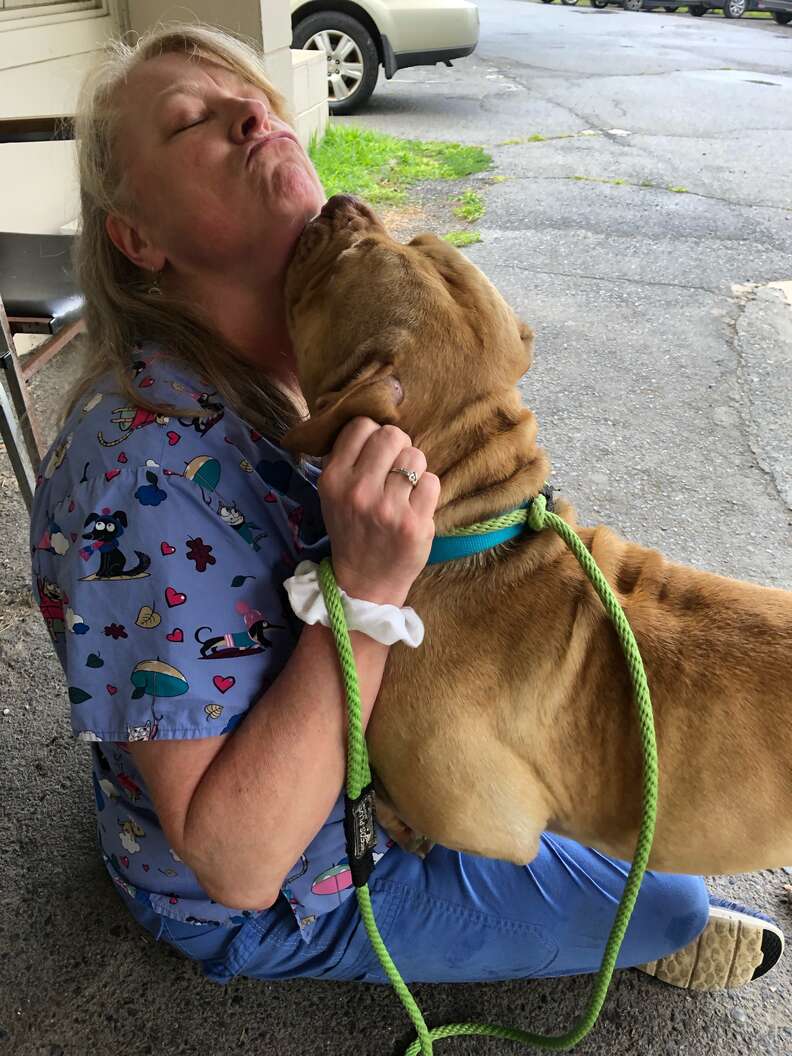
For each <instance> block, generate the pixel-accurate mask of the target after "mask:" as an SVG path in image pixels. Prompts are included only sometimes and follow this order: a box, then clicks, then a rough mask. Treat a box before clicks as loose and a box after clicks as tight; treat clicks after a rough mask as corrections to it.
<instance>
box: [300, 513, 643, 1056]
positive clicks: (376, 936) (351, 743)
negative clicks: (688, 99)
mask: <svg viewBox="0 0 792 1056" xmlns="http://www.w3.org/2000/svg"><path fill="white" fill-rule="evenodd" d="M546 507H547V500H546V499H545V496H544V495H537V496H536V498H535V499H534V500H533V502H532V503H531V505H530V506H529V507H528V509H523V510H517V511H515V512H514V513H510V514H505V515H504V516H503V517H496V518H493V519H492V520H491V521H484V522H482V523H481V524H477V525H470V526H467V527H466V528H460V529H456V530H455V531H453V532H451V533H449V534H452V535H464V534H480V533H482V532H484V531H491V530H493V528H500V527H508V526H510V525H513V524H518V523H526V524H527V525H528V527H529V528H530V529H531V530H532V531H534V532H541V531H542V530H543V529H544V528H546V527H549V528H552V529H553V531H555V532H557V534H558V535H560V536H561V538H562V539H563V540H564V542H565V543H566V544H567V546H568V547H569V548H570V550H571V551H572V552H573V554H574V555H575V557H576V558H577V560H578V562H579V563H580V566H581V568H582V569H583V571H584V572H585V574H586V576H587V577H588V579H589V581H590V582H591V584H592V586H593V587H594V589H595V590H596V592H597V594H598V595H599V597H600V600H601V601H602V604H603V605H604V607H605V609H606V611H607V613H608V616H609V617H610V619H611V621H612V623H613V625H614V627H615V628H616V632H617V634H618V636H619V641H620V642H621V646H622V650H623V652H624V656H625V659H626V661H627V666H628V668H629V672H630V680H631V682H632V688H633V696H634V699H635V704H636V708H637V711H638V722H639V726H640V736H641V749H642V754H643V775H642V803H641V807H642V817H641V826H640V830H639V833H638V840H637V843H636V847H635V854H634V856H633V862H632V865H631V867H630V872H629V874H628V876H627V882H626V884H625V887H624V892H623V894H622V897H621V901H620V902H619V906H618V909H617V911H616V918H615V920H614V922H613V926H612V928H611V931H610V935H609V936H608V941H607V944H606V946H605V952H604V954H603V958H602V964H601V965H600V968H599V971H598V972H597V975H596V977H595V979H594V985H593V992H592V995H591V999H590V1002H589V1006H588V1008H587V1010H586V1011H585V1013H584V1014H583V1015H582V1016H581V1018H580V1020H579V1022H578V1023H577V1024H576V1025H575V1026H574V1027H573V1028H572V1029H571V1030H570V1031H568V1032H567V1033H566V1034H561V1035H559V1036H555V1037H545V1036H543V1035H541V1034H531V1033H528V1032H527V1031H522V1030H516V1029H511V1028H509V1027H498V1026H490V1025H488V1024H486V1023H449V1024H447V1025H446V1026H442V1027H436V1028H435V1029H433V1030H429V1028H428V1027H427V1025H426V1021H425V1020H424V1018H423V1015H422V1013H421V1010H420V1009H419V1008H418V1005H417V1004H416V1003H415V999H414V998H413V996H412V994H411V993H410V991H409V989H408V988H407V985H406V984H405V982H404V980H403V979H402V977H401V976H400V975H399V971H398V969H397V967H396V965H395V964H394V963H393V960H392V958H391V956H390V954H389V953H388V950H387V948H386V946H385V943H384V942H383V940H382V936H381V935H380V933H379V930H378V929H377V924H376V921H375V919H374V913H373V910H372V907H371V895H370V892H369V889H368V884H367V883H366V882H365V877H362V878H361V879H360V880H358V881H356V893H357V899H358V906H359V909H360V914H361V917H362V919H363V923H364V926H365V928H366V933H367V935H368V937H369V941H370V942H371V945H372V947H373V949H374V951H375V953H376V954H377V957H378V958H379V961H380V964H381V965H382V968H383V970H384V972H385V974H386V975H387V977H388V979H389V980H390V982H391V984H392V986H393V988H394V990H395V991H396V993H397V994H398V996H399V998H400V1000H401V1002H402V1004H403V1005H404V1008H405V1009H406V1011H407V1014H408V1015H409V1017H410V1019H411V1020H412V1023H413V1026H414V1027H415V1031H416V1034H417V1035H418V1037H417V1040H416V1041H414V1042H413V1043H412V1044H411V1045H410V1046H409V1048H408V1049H407V1051H406V1053H405V1056H418V1054H419V1053H420V1054H421V1056H433V1051H434V1050H433V1042H435V1041H439V1040H441V1039H442V1038H451V1037H466V1036H474V1035H476V1036H484V1037H490V1038H502V1039H503V1040H505V1041H516V1042H521V1043H522V1044H524V1045H533V1046H535V1047H537V1048H542V1049H552V1050H555V1051H561V1050H564V1049H571V1048H572V1047H573V1046H575V1045H577V1044H578V1042H579V1041H581V1040H582V1039H583V1038H584V1037H585V1036H586V1034H588V1033H589V1031H590V1030H591V1029H592V1027H593V1026H594V1024H595V1023H596V1022H597V1019H598V1017H599V1014H600V1011H601V1009H602V1006H603V1004H604V1002H605V998H606V996H607V993H608V988H609V986H610V982H611V978H612V977H613V972H614V969H615V967H616V960H617V957H618V955H619V950H620V948H621V944H622V941H623V939H624V935H625V932H626V931H627V925H628V924H629V922H630V917H631V916H632V912H633V908H634V907H635V902H636V899H637V898H638V891H639V889H640V886H641V882H642V880H643V877H644V873H645V872H646V866H647V862H648V861H649V854H650V852H651V849H652V839H653V837H654V829H655V821H656V817H657V781H658V763H657V745H656V741H655V732H654V719H653V716H652V704H651V699H650V696H649V686H648V684H647V681H646V672H645V671H644V667H643V662H642V660H641V654H640V652H639V651H638V645H637V643H636V641H635V637H634V635H633V633H632V629H631V628H630V625H629V623H628V622H627V617H626V616H625V615H624V612H623V610H622V608H621V606H620V605H619V603H618V601H617V600H616V597H615V596H614V594H613V591H612V590H611V588H610V586H609V584H608V582H607V580H606V579H605V577H604V576H603V575H602V573H601V572H600V570H599V568H598V566H597V564H596V562H595V561H594V558H593V557H592V556H591V554H590V553H589V551H588V550H587V549H586V547H585V545H584V543H583V541H582V540H581V539H580V537H579V536H578V535H577V534H576V533H575V532H574V531H573V530H572V529H571V528H570V527H569V525H568V524H567V523H566V521H564V520H562V519H561V518H560V517H559V516H557V515H556V514H554V513H551V512H550V511H549V510H547V508H546ZM319 580H320V583H321V587H322V593H323V594H324V599H325V604H326V605H327V610H328V613H329V615H330V626H331V628H332V631H333V635H334V637H335V643H336V648H337V650H338V657H339V661H340V663H341V670H342V674H343V680H344V689H345V692H346V701H347V713H348V735H347V736H348V743H347V779H346V793H347V797H348V800H351V801H358V800H359V799H360V798H361V797H363V798H365V794H366V789H367V787H368V786H369V785H370V782H371V770H370V767H369V761H368V752H367V749H366V741H365V737H364V735H363V729H362V726H361V721H360V685H359V683H358V678H357V671H356V669H355V658H354V654H353V652H352V645H351V642H350V639H349V631H348V630H347V626H346V620H345V619H344V611H343V609H342V607H341V598H340V596H339V593H338V586H337V584H336V581H335V576H334V575H333V566H332V564H331V562H330V559H329V558H325V560H324V561H322V563H321V565H320V566H319ZM350 864H352V856H351V855H350ZM353 872H354V870H353Z"/></svg>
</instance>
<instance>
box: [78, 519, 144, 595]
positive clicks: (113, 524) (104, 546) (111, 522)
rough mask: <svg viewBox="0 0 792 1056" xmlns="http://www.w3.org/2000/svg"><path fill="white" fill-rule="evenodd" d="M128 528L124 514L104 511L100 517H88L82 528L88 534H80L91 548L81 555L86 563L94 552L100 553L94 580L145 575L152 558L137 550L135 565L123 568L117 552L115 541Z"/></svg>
mask: <svg viewBox="0 0 792 1056" xmlns="http://www.w3.org/2000/svg"><path fill="white" fill-rule="evenodd" d="M127 525H128V521H127V515H126V514H125V513H124V511H123V510H116V511H115V513H110V511H109V510H108V509H104V510H102V512H101V513H89V514H88V516H87V517H86V518H85V523H84V525H83V528H89V531H87V532H85V533H83V539H89V540H90V544H91V545H90V546H87V547H83V549H82V550H81V551H80V553H81V554H82V555H83V557H85V558H86V559H87V558H88V557H89V556H90V555H91V553H92V552H93V551H94V550H98V551H99V569H98V571H97V572H96V574H95V576H94V577H93V578H95V579H132V578H133V577H140V576H142V575H148V572H146V569H147V568H148V567H149V565H150V564H151V558H150V557H149V555H148V554H144V553H142V551H140V550H135V554H136V555H137V558H138V563H137V564H136V565H132V566H130V567H129V568H127V567H126V557H125V556H124V554H123V553H122V551H121V550H120V549H119V546H118V540H119V538H120V537H121V536H122V535H123V534H124V531H125V529H126V527H127Z"/></svg>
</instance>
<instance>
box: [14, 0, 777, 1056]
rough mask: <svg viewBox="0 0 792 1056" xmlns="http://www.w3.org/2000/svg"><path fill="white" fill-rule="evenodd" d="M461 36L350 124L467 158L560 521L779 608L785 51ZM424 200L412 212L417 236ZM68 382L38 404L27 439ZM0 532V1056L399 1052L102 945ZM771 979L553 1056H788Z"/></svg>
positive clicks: (553, 20) (335, 993)
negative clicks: (638, 545) (525, 366)
mask: <svg viewBox="0 0 792 1056" xmlns="http://www.w3.org/2000/svg"><path fill="white" fill-rule="evenodd" d="M480 10H481V44H480V47H479V49H478V51H477V52H476V54H475V55H473V56H472V57H471V58H469V59H466V60H463V61H460V62H459V63H455V65H454V68H453V69H452V70H448V69H445V68H442V67H438V68H437V69H427V70H414V71H404V72H403V73H400V74H399V75H397V77H396V78H395V79H394V80H393V81H391V82H388V83H384V82H383V83H381V84H380V86H379V88H378V90H377V92H376V93H375V95H374V96H373V98H372V100H371V104H370V106H369V108H368V109H367V111H366V112H365V113H363V114H360V115H358V116H357V117H355V118H351V119H347V120H351V121H353V122H354V123H355V124H358V125H361V126H365V127H371V128H375V129H378V130H381V131H385V132H391V133H393V134H397V135H404V136H409V137H413V138H439V139H456V140H461V141H464V142H468V143H478V144H482V145H484V146H486V147H487V148H488V149H489V150H490V152H491V154H492V155H493V158H494V162H495V166H494V169H493V170H492V171H491V172H490V173H485V174H481V176H480V177H478V178H477V179H476V180H474V181H473V185H474V186H476V188H477V189H478V190H479V191H480V193H481V194H482V196H483V198H484V200H485V203H486V211H485V214H484V216H483V218H482V219H481V220H480V221H479V222H478V224H477V227H478V229H479V230H480V232H481V236H482V241H481V243H480V244H478V245H475V246H472V247H470V249H469V250H467V252H469V255H470V257H471V259H472V260H474V261H475V262H476V264H478V265H479V266H480V267H481V268H482V269H483V270H484V271H485V272H486V273H487V274H488V275H489V276H490V278H491V279H492V280H493V281H494V282H495V283H496V284H497V286H498V287H499V288H500V289H501V290H502V291H503V293H504V294H505V295H506V296H507V298H508V299H509V300H510V301H511V303H512V304H513V305H514V307H515V308H516V309H517V311H518V312H519V313H520V314H521V315H522V316H523V317H524V318H525V319H526V321H528V322H529V323H530V324H531V325H532V326H533V327H534V328H535V330H536V333H537V347H536V361H535V365H534V367H533V369H532V370H531V372H530V373H529V375H528V376H527V378H526V381H525V383H524V386H523V388H524V393H525V398H526V401H527V402H528V403H529V404H530V405H531V406H532V407H533V408H534V410H535V411H536V413H537V415H538V417H539V421H540V424H541V431H542V440H543V442H544V443H545V444H546V446H547V447H548V449H549V451H550V454H551V456H552V461H553V467H554V476H553V481H554V483H555V484H556V486H557V487H559V488H560V489H561V490H562V491H563V493H564V494H565V495H566V496H568V497H569V498H571V499H572V500H573V501H574V502H575V504H576V506H577V508H578V510H579V513H580V515H581V519H582V520H584V521H587V522H595V521H599V520H602V521H605V522H607V523H608V524H610V525H611V526H612V527H614V528H616V529H617V530H618V531H620V532H622V533H623V534H625V535H629V536H630V537H632V538H634V539H637V540H638V541H640V542H643V543H645V544H647V545H651V546H658V547H660V548H661V549H663V550H664V551H665V552H666V553H667V554H669V555H670V556H671V557H674V558H676V559H679V560H682V561H687V562H691V563H694V564H696V565H699V566H700V567H704V568H709V569H712V570H715V571H719V572H723V573H726V574H730V575H736V576H742V577H745V578H749V579H755V580H757V581H760V582H764V583H768V584H774V585H777V586H782V587H787V588H792V548H791V547H790V544H791V543H792V306H791V305H790V303H789V301H787V299H786V296H787V295H786V294H785V292H784V290H783V289H781V288H775V287H772V286H769V285H768V284H771V283H774V282H779V281H781V282H783V281H784V280H789V279H792V176H791V175H790V173H792V76H791V75H790V71H792V30H790V29H788V28H783V27H777V26H775V25H774V24H772V23H764V22H762V23H760V22H756V21H746V20H743V21H742V22H732V21H727V20H725V19H723V18H722V17H721V16H720V15H711V16H707V17H705V18H704V19H694V18H691V17H689V16H687V15H683V14H679V15H667V14H664V13H643V14H630V13H626V12H622V11H620V10H617V9H614V8H608V9H607V10H605V11H596V10H593V9H591V8H588V7H586V8H583V7H575V8H568V7H561V6H559V5H555V4H554V5H552V6H542V5H538V4H533V3H526V2H521V0H483V2H482V3H481V4H480ZM537 136H541V137H542V139H541V140H538V139H536V138H535V137H537ZM532 137H534V138H533V139H532ZM448 193H449V192H448V189H447V188H444V187H443V186H441V185H432V186H431V187H425V188H420V189H419V200H420V203H421V206H420V208H419V209H418V211H417V213H416V214H415V216H414V217H413V220H414V222H416V223H418V224H419V225H420V221H421V219H422V218H423V217H424V216H425V218H426V219H427V221H429V222H431V221H432V218H433V217H436V216H437V215H439V212H441V211H442V209H443V208H444V207H445V204H447V203H446V202H445V199H446V198H447V196H448ZM457 226H460V225H458V224H457ZM790 296H792V295H790ZM79 357H80V352H79V350H78V349H76V350H73V351H72V352H70V353H67V354H63V355H61V356H60V357H58V359H57V360H56V361H55V362H54V363H53V364H52V365H51V368H48V370H47V371H46V372H44V374H43V375H42V376H41V377H40V379H37V381H36V384H35V397H36V400H37V403H38V405H39V406H40V408H41V411H42V414H43V416H44V418H45V420H46V421H47V423H48V425H49V426H50V427H51V426H52V423H53V422H54V416H55V409H56V407H57V403H58V400H59V398H60V395H61V394H62V392H63V390H64V387H65V385H66V384H67V381H68V378H69V377H70V376H71V375H73V373H74V371H75V370H76V369H77V366H78V361H79ZM0 518H1V523H2V525H3V532H2V533H1V534H0V602H2V605H1V606H0V661H1V663H2V676H0V712H2V714H0V788H2V791H3V806H4V809H3V811H2V812H1V813H0V893H1V894H0V897H1V898H2V905H3V913H2V917H1V918H0V1056H6V1054H9V1056H10V1054H14V1056H94V1054H96V1056H105V1054H111V1053H116V1052H122V1053H124V1054H125V1056H144V1054H156V1056H171V1054H185V1056H187V1054H189V1056H208V1054H210V1053H211V1054H214V1053H220V1054H223V1056H226V1054H227V1056H242V1054H250V1056H269V1054H274V1053H277V1054H278V1056H319V1054H324V1053H334V1054H335V1053H349V1054H350V1056H351V1054H356V1056H391V1054H393V1056H395V1054H396V1053H398V1052H400V1051H401V1049H400V1048H399V1046H400V1045H402V1046H403V1044H404V1043H405V1042H406V1040H407V1039H408V1037H409V1031H408V1029H407V1026H406V1023H405V1019H404V1016H403V1013H402V1012H401V1010H400V1007H399V1005H398V1003H397V1001H396V1000H395V998H394V997H393V996H392V995H391V994H390V993H388V992H387V991H386V990H381V989H378V988H373V987H364V986H346V985H331V984H319V983H286V984H277V985H276V984H271V985H270V984H262V983H254V982H248V981H244V980H240V981H237V982H235V983H233V984H232V985H230V986H229V987H227V988H225V989H220V988H218V987H216V986H214V985H212V984H210V983H207V982H205V981H204V980H203V979H202V978H201V976H200V974H199V973H198V972H197V971H196V970H195V969H194V968H193V967H192V966H191V965H190V964H188V963H186V962H184V961H183V960H182V959H180V957H179V956H178V955H177V954H175V953H172V952H170V951H169V950H168V949H166V948H164V947H163V946H156V945H154V944H153V942H152V941H150V940H149V939H148V938H147V937H145V936H144V935H142V934H141V933H140V932H139V931H138V930H137V929H136V927H135V926H134V925H133V924H132V922H131V921H130V920H128V918H127V916H126V913H125V911H124V909H123V908H122V907H121V905H120V903H119V902H118V900H117V897H116V895H115V893H114V891H113V890H112V888H111V885H110V884H109V882H108V880H107V879H106V876H105V873H104V870H103V867H102V865H101V863H100V861H99V859H98V856H97V854H96V850H95V843H94V821H93V806H92V800H91V790H90V785H89V781H88V760H87V755H86V753H85V750H84V748H83V747H81V746H79V745H75V744H74V743H73V742H72V739H71V736H70V732H69V726H68V719H67V711H68V705H67V703H66V698H65V693H64V687H63V680H62V678H61V675H60V671H59V669H58V667H57V664H56V661H55V658H54V656H53V654H52V652H51V649H50V646H49V641H48V638H47V636H46V633H45V631H44V628H43V625H42V624H41V621H40V619H39V617H38V615H37V614H36V612H35V610H34V609H33V608H32V607H31V605H30V602H29V600H28V597H29V595H28V568H27V541H26V523H25V516H24V510H23V507H22V504H21V502H20V501H19V498H18V496H17V495H16V493H15V489H14V485H13V480H12V477H11V474H10V469H9V467H8V464H7V463H6V462H5V461H0ZM6 709H7V713H6ZM692 838H694V837H692ZM785 883H792V876H789V875H786V874H785V873H784V872H783V871H776V872H766V873H762V874H758V875H753V876H747V877H745V876H744V877H735V878H730V877H722V878H719V879H717V880H716V881H713V884H712V886H713V889H714V890H715V891H717V892H718V893H719V894H722V895H725V896H727V897H730V898H735V899H741V900H743V901H745V902H746V903H749V904H751V905H754V906H757V907H758V908H761V909H763V910H764V911H766V912H770V913H772V914H773V915H775V916H777V917H778V918H779V920H780V921H781V923H782V924H783V925H785V926H786V928H787V930H788V931H792V905H791V904H790V903H789V901H788V898H787V894H786V892H785V890H784V885H785ZM791 966H792V958H791V957H790V956H789V955H787V957H786V959H785V961H784V962H783V963H782V964H781V965H780V966H779V968H778V969H776V971H774V972H773V973H771V974H770V975H768V976H767V977H766V978H765V979H763V980H762V981H761V982H758V983H756V984H754V985H752V986H750V987H748V988H746V989H744V990H742V991H739V992H736V993H732V994H726V993H723V994H714V995H711V994H709V995H708V994H690V993H686V992H682V991H676V990H672V989H670V988H667V987H664V986H662V985H661V984H657V983H654V982H653V981H650V980H648V979H646V978H645V977H642V976H640V975H639V974H637V973H634V972H625V973H621V974H620V975H619V976H618V977H617V979H616V982H615V984H614V988H613V991H612V994H611V996H610V998H609V999H608V1002H607V1004H606V1007H605V1011H604V1013H603V1017H602V1020H601V1023H600V1025H599V1027H598V1028H597V1029H596V1031H595V1032H594V1034H593V1035H592V1036H591V1037H590V1038H589V1039H588V1040H586V1041H585V1042H584V1043H583V1044H582V1045H581V1046H580V1048H579V1050H578V1051H579V1052H580V1053H581V1054H582V1056H596V1054H602V1056H605V1054H607V1056H628V1054H629V1056H677V1054H678V1056H693V1054H696V1056H698V1054H708V1053H713V1054H714V1053H717V1054H718V1056H747V1054H752V1056H753V1054H773V1056H782V1054H787V1053H790V1052H792V998H791V997H790V982H791V981H792V967H791ZM417 993H418V996H419V998H420V1001H421V1003H422V1005H423V1006H424V1008H425V1010H426V1013H427V1016H428V1018H429V1019H430V1021H431V1022H433V1023H434V1022H442V1021H447V1020H449V1019H459V1018H469V1017H473V1018H476V1019H483V1020H489V1021H492V1022H499V1023H507V1024H516V1025H522V1026H525V1027H530V1028H532V1029H541V1030H555V1029H560V1028H561V1027H562V1026H563V1025H566V1024H569V1023H570V1022H571V1021H572V1020H573V1018H574V1016H575V1013H576V1011H577V1010H578V1009H579V1008H580V1007H581V1006H582V1003H583V1002H584V1000H585V997H586V995H587V993H588V983H587V981H586V980H584V979H566V980H554V981H532V982H527V983H514V984H495V985H486V986H484V985H482V986H473V985H468V986H458V987H446V986H433V987H419V988H417ZM437 1048H438V1053H440V1052H443V1053H444V1052H449V1053H460V1054H462V1053H466V1054H471V1056H472V1054H474V1053H481V1054H495V1053H504V1054H505V1053H507V1052H510V1051H517V1050H516V1049H515V1048H514V1047H513V1046H509V1045H508V1044H507V1043H504V1042H495V1041H487V1040H480V1041H470V1042H468V1041H455V1042H445V1043H442V1044H438V1046H437Z"/></svg>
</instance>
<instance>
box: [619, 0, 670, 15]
mask: <svg viewBox="0 0 792 1056" xmlns="http://www.w3.org/2000/svg"><path fill="white" fill-rule="evenodd" d="M622 7H623V8H624V10H625V11H653V10H654V9H655V8H657V7H659V8H662V10H663V11H667V12H668V13H669V14H673V13H674V11H678V10H679V8H680V5H679V4H667V3H664V2H663V0H622Z"/></svg>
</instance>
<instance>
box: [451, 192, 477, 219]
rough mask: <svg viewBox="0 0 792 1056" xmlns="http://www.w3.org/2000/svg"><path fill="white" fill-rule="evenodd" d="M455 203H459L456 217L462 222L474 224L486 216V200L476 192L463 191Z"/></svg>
mask: <svg viewBox="0 0 792 1056" xmlns="http://www.w3.org/2000/svg"><path fill="white" fill-rule="evenodd" d="M454 201H455V202H459V205H458V206H457V207H456V209H455V210H454V216H458V217H459V219H460V220H467V222H468V223H469V224H473V223H475V222H476V220H480V219H481V218H482V216H483V215H484V199H483V198H482V197H481V195H480V194H476V192H475V191H463V192H462V193H461V194H459V195H457V197H456V198H455V199H454Z"/></svg>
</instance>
